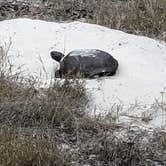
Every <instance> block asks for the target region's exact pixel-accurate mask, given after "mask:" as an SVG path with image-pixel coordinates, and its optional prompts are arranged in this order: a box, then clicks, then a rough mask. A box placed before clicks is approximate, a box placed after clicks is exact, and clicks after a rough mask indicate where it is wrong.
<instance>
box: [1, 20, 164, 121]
mask: <svg viewBox="0 0 166 166" xmlns="http://www.w3.org/2000/svg"><path fill="white" fill-rule="evenodd" d="M10 39H11V41H12V46H11V48H10V52H9V53H10V55H11V57H12V63H13V65H14V66H15V68H18V67H19V66H22V68H21V69H22V70H23V71H24V75H25V76H26V75H33V76H34V77H39V78H41V79H42V81H43V82H47V81H49V80H50V79H51V78H52V77H53V75H54V71H55V69H56V68H57V67H58V64H57V63H56V62H55V61H53V60H52V59H51V58H50V55H49V52H50V51H51V50H57V51H61V52H65V54H67V53H69V52H70V51H72V50H74V49H84V48H88V49H91V48H95V49H101V50H104V51H107V52H109V53H110V54H112V55H113V56H114V57H115V58H116V59H117V60H118V61H119V69H118V71H117V74H116V75H115V76H113V77H103V78H99V79H93V80H87V88H88V91H89V92H91V94H92V98H93V100H92V101H93V102H92V103H93V104H94V106H95V108H96V109H97V110H99V112H100V111H103V110H107V111H108V110H110V108H111V106H112V105H113V104H114V103H120V104H124V106H126V105H129V104H132V103H135V101H138V102H140V103H142V104H150V103H152V102H153V100H154V99H155V98H158V99H159V100H160V98H161V94H160V92H161V91H163V90H164V88H165V87H166V43H164V42H160V41H157V40H153V39H150V38H147V37H143V36H136V35H131V34H127V33H124V32H121V31H117V30H113V29H109V28H105V27H102V26H98V25H93V24H87V23H81V22H71V23H53V22H46V21H40V20H31V19H14V20H6V21H1V22H0V44H1V45H4V43H5V42H7V43H8V42H9V40H10ZM162 116H163V115H162ZM165 121H166V120H165ZM155 123H156V122H155Z"/></svg>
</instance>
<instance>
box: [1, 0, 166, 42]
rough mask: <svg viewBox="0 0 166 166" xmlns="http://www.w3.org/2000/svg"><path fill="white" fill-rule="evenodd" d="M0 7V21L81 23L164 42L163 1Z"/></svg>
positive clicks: (50, 0)
mask: <svg viewBox="0 0 166 166" xmlns="http://www.w3.org/2000/svg"><path fill="white" fill-rule="evenodd" d="M42 2H43V1H41V3H39V4H38V6H37V5H34V4H35V1H33V3H32V4H31V3H21V2H19V3H13V4H11V3H7V2H6V1H5V2H4V3H1V4H0V6H1V8H0V19H1V20H3V19H9V18H16V17H30V18H37V19H44V20H51V21H69V20H80V19H82V18H83V19H85V20H86V22H90V23H95V24H100V25H104V26H107V27H110V28H114V29H119V30H123V31H125V32H129V33H134V34H141V35H146V36H149V37H152V38H158V39H162V40H165V41H166V0H125V1H124V0H117V1H115V0H109V1H108V0H91V1H89V0H72V1H69V0H61V1H59V0H46V1H45V3H42Z"/></svg>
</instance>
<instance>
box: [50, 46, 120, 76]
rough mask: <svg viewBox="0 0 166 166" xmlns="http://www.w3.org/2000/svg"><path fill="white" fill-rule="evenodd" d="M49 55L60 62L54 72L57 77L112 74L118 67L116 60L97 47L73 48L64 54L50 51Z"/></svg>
mask: <svg viewBox="0 0 166 166" xmlns="http://www.w3.org/2000/svg"><path fill="white" fill-rule="evenodd" d="M50 55H51V57H52V58H53V59H54V60H56V61H57V62H59V63H60V69H59V70H57V71H56V72H55V77H57V78H96V77H101V76H112V75H114V74H115V73H116V70H117V68H118V61H117V60H116V59H115V58H113V56H111V55H110V54H109V53H107V52H105V51H102V50H99V49H81V50H74V51H71V52H70V53H69V54H67V55H66V56H65V55H64V54H62V53H61V52H57V51H51V52H50Z"/></svg>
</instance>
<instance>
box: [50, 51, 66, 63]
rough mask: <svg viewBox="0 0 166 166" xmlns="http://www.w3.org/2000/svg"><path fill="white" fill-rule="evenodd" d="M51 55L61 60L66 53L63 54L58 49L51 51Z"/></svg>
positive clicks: (58, 60)
mask: <svg viewBox="0 0 166 166" xmlns="http://www.w3.org/2000/svg"><path fill="white" fill-rule="evenodd" d="M50 55H51V57H52V59H54V60H56V61H57V62H60V61H61V59H62V58H63V57H64V56H65V55H64V54H62V53H61V52H58V51H51V52H50Z"/></svg>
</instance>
